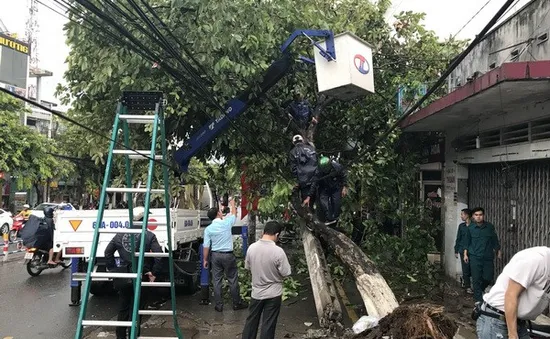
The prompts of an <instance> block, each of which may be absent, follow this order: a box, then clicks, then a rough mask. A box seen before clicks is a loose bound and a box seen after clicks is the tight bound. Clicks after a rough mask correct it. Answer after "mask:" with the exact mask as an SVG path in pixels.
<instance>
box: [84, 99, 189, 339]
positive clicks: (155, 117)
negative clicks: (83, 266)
mask: <svg viewBox="0 0 550 339" xmlns="http://www.w3.org/2000/svg"><path fill="white" fill-rule="evenodd" d="M162 102H163V94H162V93H161V92H123V95H122V98H121V99H120V101H119V103H118V106H117V112H116V117H115V122H114V125H113V131H112V135H111V143H110V146H109V154H108V157H107V164H106V170H105V177H104V180H103V187H102V188H101V195H100V202H99V210H98V214H97V225H101V222H102V221H103V213H104V210H105V201H106V195H107V193H115V192H116V193H126V194H127V200H128V210H129V214H130V229H105V228H104V229H102V228H99V227H96V228H95V231H94V239H93V243H92V249H91V253H90V256H89V260H88V270H87V272H86V287H85V289H84V298H83V299H82V305H81V306H80V315H79V317H78V325H77V328H76V334H75V339H82V336H83V330H84V327H85V326H102V327H119V326H120V327H129V328H130V337H129V338H130V339H154V338H159V339H160V338H169V339H183V335H182V334H181V330H180V328H179V326H178V320H177V314H176V291H175V282H174V263H173V254H172V237H171V234H170V233H171V227H170V197H169V192H168V187H170V185H169V178H168V167H167V166H165V165H160V164H159V166H161V167H162V172H163V182H164V187H165V188H166V189H152V188H151V185H152V183H153V170H154V168H155V162H157V161H158V160H161V161H162V162H163V163H165V160H166V152H167V151H166V131H165V128H164V127H165V126H164V116H163V111H162ZM151 111H153V112H154V114H152V115H151V114H147V113H148V112H149V113H150V112H151ZM138 114H141V115H138ZM121 124H122V131H123V134H124V145H125V148H126V149H115V146H116V145H117V144H118V143H117V142H116V141H117V138H118V134H119V128H120V127H121V126H120V125H121ZM130 124H152V125H153V126H152V131H151V134H152V142H151V148H150V150H146V151H133V150H129V149H128V148H129V147H130V138H129V131H130V128H129V125H130ZM159 131H160V144H161V154H160V155H157V154H156V148H157V147H156V144H157V138H158V137H159ZM119 148H120V147H119ZM116 155H123V156H124V157H125V158H126V187H125V188H118V187H109V184H110V182H111V170H112V166H113V157H114V156H116ZM134 159H142V160H147V159H148V160H149V167H148V176H147V186H146V188H133V187H132V186H133V183H132V173H131V166H130V160H134ZM155 160H156V161H155ZM136 193H145V202H144V208H145V214H144V218H143V221H142V222H134V220H133V219H134V216H133V207H134V206H133V200H134V199H133V196H132V195H133V194H136ZM159 193H160V194H164V203H165V206H166V226H167V227H166V230H167V232H168V249H167V253H145V252H144V246H145V238H146V237H145V236H141V237H140V243H139V252H135V246H136V244H135V240H134V236H131V237H130V239H131V241H130V246H131V251H132V252H133V253H135V256H134V257H133V258H132V273H113V272H96V271H95V270H94V269H93V268H94V266H95V265H94V263H95V260H96V256H97V253H96V252H97V247H98V242H99V235H100V233H126V234H145V232H146V230H147V223H148V219H149V218H148V217H147V216H148V215H149V203H150V201H151V194H159ZM156 224H158V223H156ZM134 225H136V226H141V229H134V228H133V226H134ZM136 257H137V265H136ZM145 257H167V258H168V260H169V265H168V266H169V274H170V281H169V282H142V279H141V278H142V276H143V273H144V272H143V262H144V258H145ZM116 278H126V279H132V280H133V283H134V284H133V285H134V300H133V308H131V310H132V313H131V314H132V318H131V321H111V320H89V319H86V310H87V306H88V299H89V296H90V286H91V282H92V280H95V279H97V280H104V279H116ZM142 286H147V287H163V288H166V287H169V288H170V292H171V293H170V296H171V306H172V309H171V310H154V311H151V310H140V309H139V305H140V293H141V287H142ZM140 315H166V316H172V318H173V322H174V329H175V331H176V334H177V337H143V336H140V337H138V336H137V334H138V331H139V325H138V319H139V318H138V317H139V316H140Z"/></svg>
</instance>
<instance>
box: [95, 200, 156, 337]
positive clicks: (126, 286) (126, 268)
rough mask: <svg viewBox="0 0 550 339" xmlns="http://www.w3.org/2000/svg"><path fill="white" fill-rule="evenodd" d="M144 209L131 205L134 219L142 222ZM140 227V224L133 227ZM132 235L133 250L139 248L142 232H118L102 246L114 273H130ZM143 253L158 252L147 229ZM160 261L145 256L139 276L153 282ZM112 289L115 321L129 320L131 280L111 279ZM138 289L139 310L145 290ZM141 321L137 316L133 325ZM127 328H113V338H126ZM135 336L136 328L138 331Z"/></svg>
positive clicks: (143, 300)
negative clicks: (115, 308)
mask: <svg viewBox="0 0 550 339" xmlns="http://www.w3.org/2000/svg"><path fill="white" fill-rule="evenodd" d="M144 214H145V209H144V208H143V207H136V208H134V221H142V220H143V218H144ZM136 228H141V226H139V227H136ZM132 236H135V251H136V252H138V251H139V244H140V241H141V236H142V234H130V233H118V234H117V235H115V236H114V237H113V239H112V240H111V242H110V243H109V245H108V246H107V248H106V249H105V261H106V266H107V270H109V271H112V272H118V273H130V272H132V256H133V253H132V250H131V238H130V237H132ZM144 250H145V252H156V253H160V252H162V247H161V246H160V244H159V242H158V240H157V237H156V236H155V234H154V233H153V232H151V231H149V230H147V231H146V233H145V249H144ZM115 252H118V255H119V256H120V266H119V267H117V265H116V262H115ZM161 270H162V262H161V258H158V257H157V258H145V260H144V262H143V272H145V273H144V274H143V275H144V276H143V279H145V278H147V279H148V280H149V281H150V282H154V281H155V279H156V277H157V276H158V275H159V274H160V273H161ZM114 285H115V288H116V289H117V290H118V296H119V298H118V301H119V303H118V317H117V320H118V321H131V309H132V305H133V303H134V289H133V283H132V281H131V280H130V279H115V281H114ZM143 292H145V290H142V293H141V297H140V309H143V307H144V306H145V301H146V297H147V293H143ZM140 324H141V316H140V317H139V320H138V324H137V326H138V327H139V326H140ZM127 329H128V328H127V327H117V328H116V337H117V339H126V333H127ZM138 335H139V331H138Z"/></svg>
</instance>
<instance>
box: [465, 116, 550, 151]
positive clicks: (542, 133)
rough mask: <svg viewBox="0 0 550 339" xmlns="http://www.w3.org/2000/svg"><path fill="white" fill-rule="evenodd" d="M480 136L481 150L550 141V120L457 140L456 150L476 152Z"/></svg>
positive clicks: (525, 123)
mask: <svg viewBox="0 0 550 339" xmlns="http://www.w3.org/2000/svg"><path fill="white" fill-rule="evenodd" d="M478 136H479V148H489V147H497V146H507V145H513V144H520V143H524V142H530V141H531V142H532V141H539V140H544V139H550V118H544V119H539V120H534V121H531V122H523V123H520V124H516V125H512V126H507V127H503V128H499V129H494V130H489V131H483V132H480V133H479V134H471V135H467V136H465V137H461V138H457V139H456V141H455V145H456V147H455V148H456V149H457V151H459V152H464V151H470V150H474V149H476V148H478V147H477V138H478Z"/></svg>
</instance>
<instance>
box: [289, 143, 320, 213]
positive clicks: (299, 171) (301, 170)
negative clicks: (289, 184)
mask: <svg viewBox="0 0 550 339" xmlns="http://www.w3.org/2000/svg"><path fill="white" fill-rule="evenodd" d="M292 143H293V144H294V148H293V149H292V150H291V151H290V157H289V162H290V170H291V171H292V174H293V175H294V176H295V177H296V180H297V181H298V189H299V191H300V194H301V199H302V202H303V204H304V205H308V206H312V205H313V200H315V186H314V185H313V184H314V182H313V179H314V176H315V171H316V170H317V152H316V151H315V148H314V147H313V146H311V145H309V144H306V143H304V138H303V137H302V136H301V135H295V136H294V137H293V138H292Z"/></svg>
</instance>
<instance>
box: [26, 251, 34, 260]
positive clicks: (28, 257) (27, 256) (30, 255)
mask: <svg viewBox="0 0 550 339" xmlns="http://www.w3.org/2000/svg"><path fill="white" fill-rule="evenodd" d="M33 256H34V253H32V252H27V253H25V260H31V259H32V257H33Z"/></svg>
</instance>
